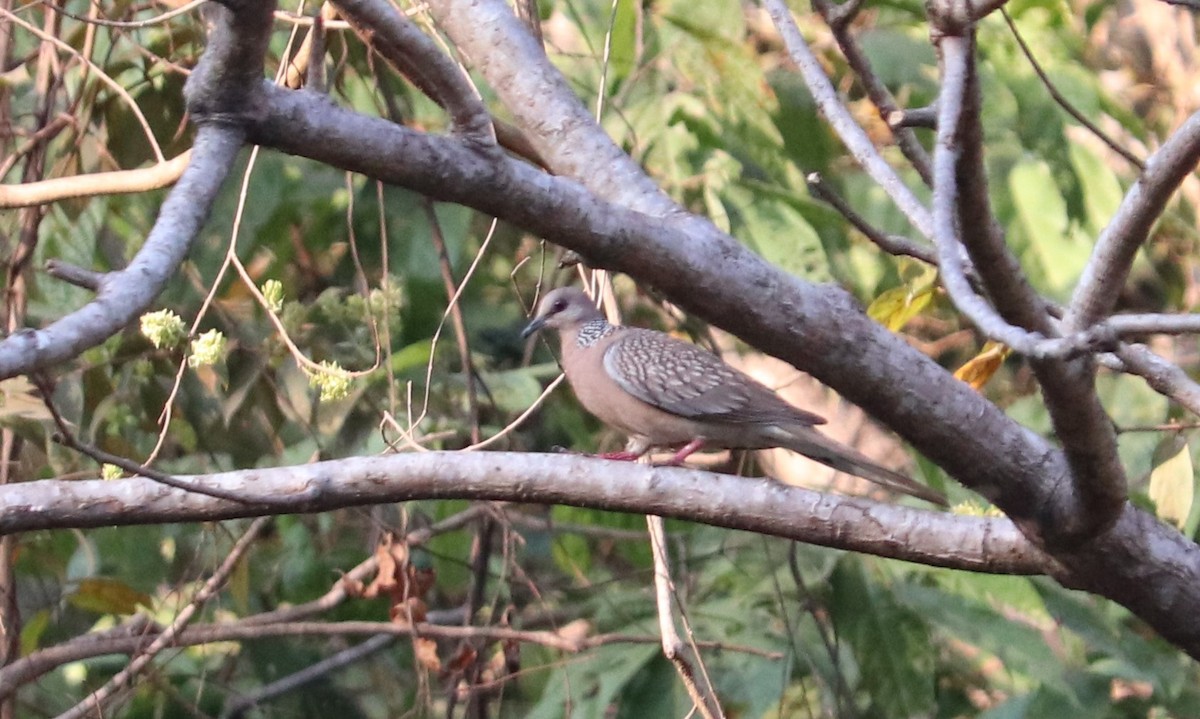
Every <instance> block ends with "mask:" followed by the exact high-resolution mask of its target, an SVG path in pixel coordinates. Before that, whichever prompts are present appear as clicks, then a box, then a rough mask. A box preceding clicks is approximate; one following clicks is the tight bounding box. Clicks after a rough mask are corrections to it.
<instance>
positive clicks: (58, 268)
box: [46, 260, 105, 292]
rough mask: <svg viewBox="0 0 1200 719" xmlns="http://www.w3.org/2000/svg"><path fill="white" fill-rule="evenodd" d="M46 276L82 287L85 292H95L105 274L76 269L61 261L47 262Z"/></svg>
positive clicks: (80, 268) (81, 268)
mask: <svg viewBox="0 0 1200 719" xmlns="http://www.w3.org/2000/svg"><path fill="white" fill-rule="evenodd" d="M46 274H48V275H50V276H51V277H54V278H55V279H59V280H62V281H63V282H66V283H69V284H72V285H75V286H76V287H82V288H83V289H85V290H91V291H93V292H95V291H96V290H98V289H100V284H101V283H102V282H103V281H104V277H105V274H104V273H103V272H96V271H94V270H88V269H85V268H83V267H77V266H75V265H72V264H70V263H68V262H63V261H62V260H47V261H46Z"/></svg>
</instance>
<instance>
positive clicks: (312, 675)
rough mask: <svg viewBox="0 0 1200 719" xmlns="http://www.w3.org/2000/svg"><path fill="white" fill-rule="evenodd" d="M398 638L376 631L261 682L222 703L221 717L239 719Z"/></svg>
mask: <svg viewBox="0 0 1200 719" xmlns="http://www.w3.org/2000/svg"><path fill="white" fill-rule="evenodd" d="M397 638H398V636H397V635H395V634H379V635H376V636H373V637H370V638H369V639H367V640H366V641H364V642H360V643H359V644H356V645H354V646H352V647H349V648H347V649H343V650H342V651H340V652H338V653H337V654H334V655H333V656H329V657H326V658H325V659H322V660H321V661H319V662H317V663H316V664H312V665H310V666H307V667H305V668H304V669H301V670H300V671H298V672H294V673H292V674H289V675H287V676H286V677H283V678H281V679H276V680H275V681H273V682H271V683H269V684H264V685H263V686H261V687H259V688H257V689H255V690H254V691H253V692H250V693H249V694H246V695H244V696H242V697H239V698H238V699H237V701H234V702H231V703H229V704H227V705H226V706H225V710H224V711H222V712H221V716H222V717H228V718H229V719H240V717H242V716H244V715H245V714H246V712H248V711H249V710H251V709H254V708H255V707H257V706H258V705H259V704H262V703H264V702H268V701H270V700H272V699H274V698H276V697H280V696H283V695H285V694H288V693H290V692H293V691H296V690H297V689H299V688H300V687H302V686H304V685H305V684H308V683H310V682H314V681H316V680H318V679H321V678H323V677H325V676H327V675H329V674H333V673H334V672H336V671H338V670H339V669H344V668H345V667H348V666H350V665H351V664H355V663H357V662H360V661H362V660H363V659H366V658H367V657H369V656H371V655H372V654H374V653H375V652H378V651H380V650H383V649H386V648H387V647H389V646H391V645H392V643H393V642H395V641H396V639H397Z"/></svg>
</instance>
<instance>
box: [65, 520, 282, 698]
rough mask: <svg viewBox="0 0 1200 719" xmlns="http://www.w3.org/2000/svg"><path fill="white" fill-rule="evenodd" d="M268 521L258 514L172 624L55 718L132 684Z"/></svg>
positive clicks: (220, 583)
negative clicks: (119, 668) (98, 686)
mask: <svg viewBox="0 0 1200 719" xmlns="http://www.w3.org/2000/svg"><path fill="white" fill-rule="evenodd" d="M270 522H271V519H270V518H269V517H259V518H258V519H256V520H254V522H253V523H252V524H251V525H250V528H249V529H247V530H246V532H245V534H243V535H242V536H241V538H240V539H238V541H237V543H236V544H234V545H233V548H232V549H230V550H229V555H228V556H227V557H225V559H224V561H222V562H221V565H220V566H219V567H217V570H216V571H215V572H213V574H212V576H211V577H209V578H208V581H206V582H205V583H204V586H203V587H201V588H200V590H199V591H198V592H196V594H195V595H194V596H193V597H192V600H191V601H190V602H188V605H187V606H186V607H184V608H183V609H182V610H181V611H180V612H179V614H177V615H176V616H175V620H174V621H172V622H171V625H170V626H168V627H167V628H166V629H164V630H163V631H162V633H161V634H159V635H158V637H156V638H155V639H154V641H153V642H151V643H150V645H149V646H148V647H146V648H145V649H144V650H143V651H141V652H140V653H139V654H138V656H136V657H134V658H133V660H132V661H130V662H129V664H128V665H127V666H126V667H125V668H124V669H122V670H121V671H119V672H117V674H116V676H114V677H113V678H112V679H110V680H109V681H108V683H107V684H105V685H104V686H102V687H100V688H99V689H97V690H96V691H94V692H92V693H91V694H89V695H88V697H87V698H86V699H84V700H83V701H81V702H80V703H78V704H76V705H75V706H74V707H72V708H71V709H69V710H67V711H65V712H63V713H62V714H61V715H59V718H58V719H84V717H87V716H89V715H91V714H92V713H103V708H104V706H105V704H107V703H108V702H109V701H111V700H112V699H114V698H115V697H116V696H117V695H118V694H119V693H121V692H123V691H125V690H126V689H128V688H129V687H130V686H131V685H132V683H133V679H134V678H135V677H136V676H137V675H138V674H140V673H141V672H142V670H143V669H145V667H146V665H147V664H149V663H150V661H151V660H153V659H154V657H155V656H157V655H158V653H159V652H161V651H162V650H163V649H166V648H167V647H169V646H172V645H173V643H174V642H175V639H176V638H177V637H178V636H179V634H180V633H181V632H183V631H184V629H185V628H186V627H187V625H188V624H189V623H190V622H191V620H192V617H193V616H195V614H196V612H198V611H200V608H201V607H203V606H204V604H205V602H207V601H208V600H209V599H211V598H212V597H213V595H215V594H216V593H217V592H218V591H220V589H221V587H223V586H224V585H225V581H226V580H227V579H228V578H229V575H230V574H231V573H232V572H233V570H234V568H235V567H237V565H238V562H240V561H241V560H242V555H244V554H245V553H246V550H248V549H249V548H250V545H251V544H252V543H253V542H254V540H255V539H257V538H258V534H259V532H261V531H262V530H263V528H264V527H266V526H267V524H268V523H270Z"/></svg>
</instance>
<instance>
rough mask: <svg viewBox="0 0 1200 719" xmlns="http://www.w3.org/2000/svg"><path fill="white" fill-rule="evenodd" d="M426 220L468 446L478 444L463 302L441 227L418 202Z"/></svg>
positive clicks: (430, 204)
mask: <svg viewBox="0 0 1200 719" xmlns="http://www.w3.org/2000/svg"><path fill="white" fill-rule="evenodd" d="M421 206H422V207H423V208H424V209H425V218H426V219H427V220H428V221H429V241H430V242H432V243H433V249H434V251H436V252H437V258H438V269H439V270H440V271H441V273H442V285H443V286H445V288H446V301H447V302H448V303H449V310H450V325H451V327H452V328H453V329H454V340H455V344H456V345H457V346H458V363H459V366H460V367H462V373H463V381H464V382H465V383H466V386H467V413H468V416H467V420H468V422H469V426H470V432H471V444H479V441H480V436H479V393H478V392H477V391H476V388H475V363H474V362H473V361H472V360H471V344H470V342H471V339H470V337H468V336H467V324H466V322H465V321H464V320H463V311H462V303H461V302H459V301H458V298H459V291H458V287H457V286H456V285H455V283H454V268H453V267H452V266H451V265H450V253H449V252H448V251H447V250H446V238H445V237H444V236H443V235H442V224H441V222H440V221H439V220H438V216H437V212H435V211H434V207H433V201H432V200H429V199H428V198H424V199H422V200H421Z"/></svg>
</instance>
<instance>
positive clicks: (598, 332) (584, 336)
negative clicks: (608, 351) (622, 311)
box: [575, 317, 617, 348]
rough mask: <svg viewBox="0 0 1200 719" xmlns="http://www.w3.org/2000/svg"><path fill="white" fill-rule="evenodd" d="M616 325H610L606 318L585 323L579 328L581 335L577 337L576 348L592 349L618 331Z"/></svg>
mask: <svg viewBox="0 0 1200 719" xmlns="http://www.w3.org/2000/svg"><path fill="white" fill-rule="evenodd" d="M616 329H617V328H616V325H610V324H609V323H608V321H607V320H605V319H604V318H602V317H601V318H597V319H594V320H589V321H587V322H584V323H583V324H582V325H580V326H579V334H577V335H575V346H576V347H581V348H582V347H591V346H592V345H594V344H596V342H598V341H600V340H602V339H604V338H605V337H607V336H609V335H610V334H612V333H613V332H615V331H616Z"/></svg>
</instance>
